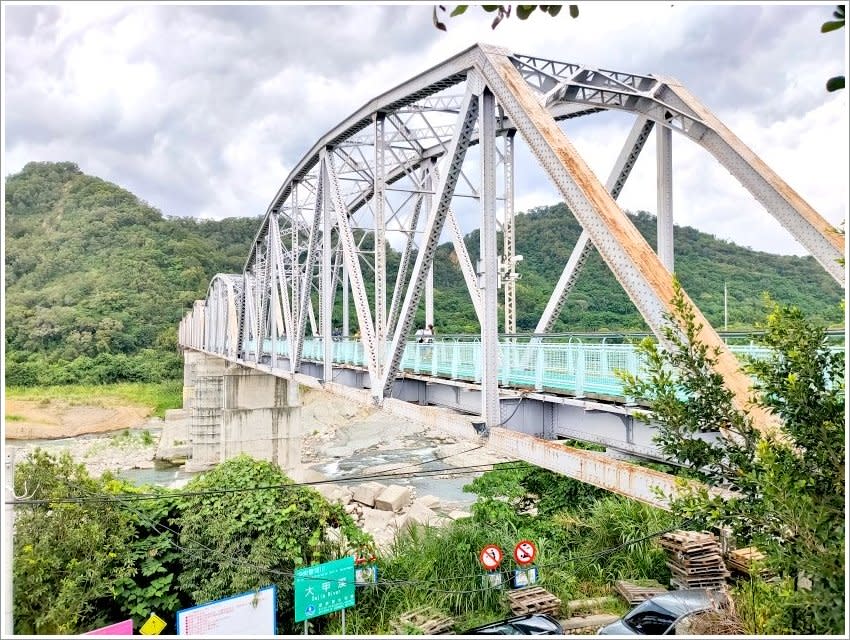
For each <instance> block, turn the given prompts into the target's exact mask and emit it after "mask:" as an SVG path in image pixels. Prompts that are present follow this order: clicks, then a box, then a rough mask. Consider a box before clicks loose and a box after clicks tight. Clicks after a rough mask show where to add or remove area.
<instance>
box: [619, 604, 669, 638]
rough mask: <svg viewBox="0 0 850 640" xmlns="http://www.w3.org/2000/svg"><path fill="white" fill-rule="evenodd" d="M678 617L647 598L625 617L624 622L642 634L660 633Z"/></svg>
mask: <svg viewBox="0 0 850 640" xmlns="http://www.w3.org/2000/svg"><path fill="white" fill-rule="evenodd" d="M677 617H678V616H676V615H675V614H673V613H671V612H669V611H667V610H666V609H665V608H663V607H660V606H658V605H657V604H656V603H655V602H653V601H652V600H646V601H644V602H642V603H641V604H639V605H638V606H637V607H635V608H634V609H633V610H632V611H631V613H629V614H628V615H627V616H626V617H625V618H623V623H624V624H625V625H626V626H628V627H629V628H631V629H633V630H635V631H636V632H638V633H640V634H646V635H660V634H663V633H664V632H665V631H666V630H667V628H668V627H669V626H670V625H671V624H672V623H673V621H675V620H676V618H677Z"/></svg>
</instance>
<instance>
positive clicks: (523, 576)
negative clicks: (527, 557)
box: [514, 567, 537, 589]
mask: <svg viewBox="0 0 850 640" xmlns="http://www.w3.org/2000/svg"><path fill="white" fill-rule="evenodd" d="M535 582H537V567H525V568H523V569H514V588H515V589H521V588H522V587H527V586H529V585H532V584H534V583H535Z"/></svg>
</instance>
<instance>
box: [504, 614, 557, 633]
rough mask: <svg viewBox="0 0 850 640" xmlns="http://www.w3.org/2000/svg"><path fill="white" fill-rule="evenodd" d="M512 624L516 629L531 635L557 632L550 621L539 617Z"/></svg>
mask: <svg viewBox="0 0 850 640" xmlns="http://www.w3.org/2000/svg"><path fill="white" fill-rule="evenodd" d="M513 624H514V626H516V627H520V628H522V629H524V630H525V633H527V634H531V635H539V634H542V633H552V632H553V631H558V628H557V627H556V626H555V625H554V624H553V623H552V622H551V621H549V620H547V619H546V618H540V617H535V618H529V619H527V620H517V621H515V622H514V623H513Z"/></svg>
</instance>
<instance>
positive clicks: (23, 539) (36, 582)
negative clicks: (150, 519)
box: [13, 450, 135, 635]
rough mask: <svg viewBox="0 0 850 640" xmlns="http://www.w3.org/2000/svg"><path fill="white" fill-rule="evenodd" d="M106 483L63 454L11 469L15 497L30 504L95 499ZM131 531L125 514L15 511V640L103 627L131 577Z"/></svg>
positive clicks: (81, 507) (77, 508)
mask: <svg viewBox="0 0 850 640" xmlns="http://www.w3.org/2000/svg"><path fill="white" fill-rule="evenodd" d="M108 481H109V478H104V479H102V480H94V479H92V478H90V477H89V475H88V473H87V472H86V470H85V468H84V467H83V465H81V464H74V463H73V461H72V460H71V458H70V456H69V455H68V454H67V453H65V454H64V455H63V456H61V457H59V458H55V457H53V456H51V455H49V454H47V453H46V452H44V451H42V450H36V451H35V452H34V453H33V454H31V455H30V456H29V458H28V459H27V460H26V461H24V462H23V463H21V464H20V465H18V467H17V469H16V473H15V491H16V493H17V494H18V495H23V494H25V493H26V492H27V491H29V492H30V493H29V497H31V498H32V499H35V500H57V501H59V500H64V499H67V498H69V497H70V496H79V495H81V494H85V493H89V492H90V493H101V492H102V491H104V489H105V483H106V482H108ZM134 533H135V528H134V527H133V526H132V524H131V521H130V518H129V517H128V516H127V514H126V513H123V512H120V511H118V510H116V509H112V508H109V507H106V508H105V507H104V505H103V504H95V503H75V502H55V503H49V504H38V505H32V506H27V507H18V508H17V517H16V521H15V533H14V578H13V587H14V595H13V602H14V615H15V633H16V634H27V635H28V634H39V635H41V634H72V633H81V632H84V631H90V630H91V629H94V628H96V627H98V626H103V625H104V624H107V623H109V622H114V620H110V619H109V612H110V611H111V609H112V606H111V605H112V596H113V594H114V592H115V589H116V587H117V584H118V583H119V582H120V581H123V580H125V579H128V578H129V577H130V576H131V575H132V574H133V562H132V559H131V558H129V557H128V556H127V555H126V554H125V553H123V551H124V550H125V549H126V548H127V546H128V545H129V544H131V541H132V540H133V537H134Z"/></svg>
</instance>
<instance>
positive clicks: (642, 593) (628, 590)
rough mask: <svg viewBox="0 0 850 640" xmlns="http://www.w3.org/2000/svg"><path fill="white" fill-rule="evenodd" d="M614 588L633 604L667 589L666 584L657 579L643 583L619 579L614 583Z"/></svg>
mask: <svg viewBox="0 0 850 640" xmlns="http://www.w3.org/2000/svg"><path fill="white" fill-rule="evenodd" d="M614 589H616V590H617V593H619V594H620V595H621V596H623V599H624V600H625V601H626V602H628V603H629V604H631V605H636V604H640V603H641V602H643V601H644V600H647V599H649V598H651V597H652V596H657V595H658V594H659V593H664V592H665V591H667V588H666V587H665V586H664V585H662V584H661V583H660V582H656V581H655V580H649V581H644V582H643V583H642V584H638V583H635V582H628V581H627V580H617V582H615V583H614Z"/></svg>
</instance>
